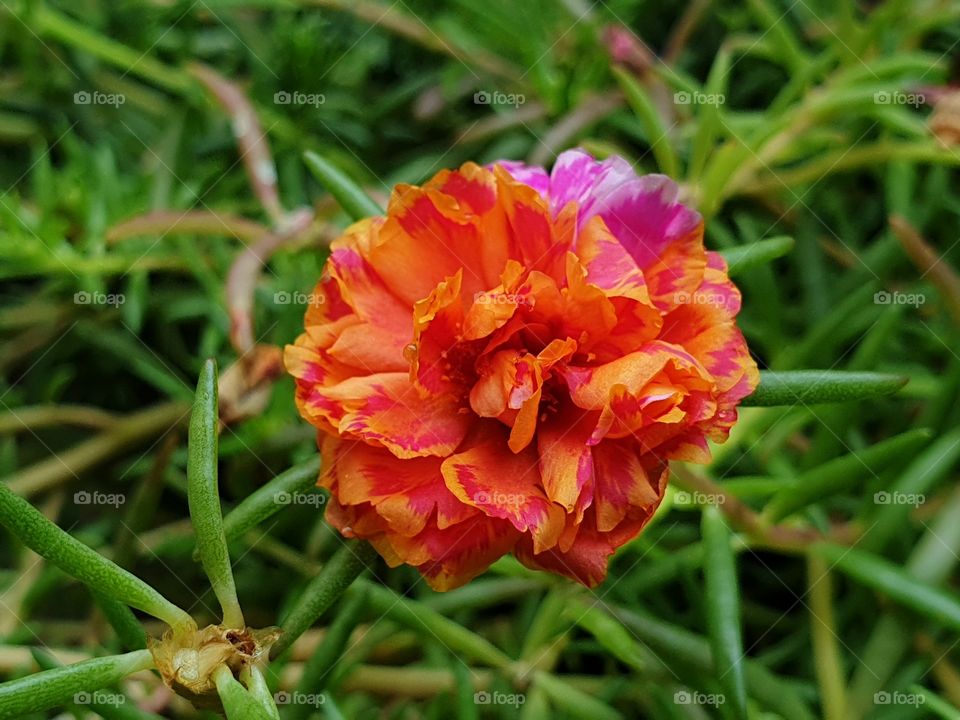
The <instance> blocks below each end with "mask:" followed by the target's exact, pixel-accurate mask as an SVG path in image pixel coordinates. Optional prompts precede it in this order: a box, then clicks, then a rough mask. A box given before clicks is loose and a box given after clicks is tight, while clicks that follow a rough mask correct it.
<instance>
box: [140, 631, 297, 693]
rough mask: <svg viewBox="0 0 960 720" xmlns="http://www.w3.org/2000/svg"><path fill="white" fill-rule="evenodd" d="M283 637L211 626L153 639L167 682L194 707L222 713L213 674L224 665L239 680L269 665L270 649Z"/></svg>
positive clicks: (153, 650)
mask: <svg viewBox="0 0 960 720" xmlns="http://www.w3.org/2000/svg"><path fill="white" fill-rule="evenodd" d="M279 637H280V629H279V628H275V627H270V628H264V629H262V630H253V629H251V628H243V629H242V630H237V629H236V628H227V627H224V626H222V625H208V626H207V627H205V628H203V629H202V630H197V631H196V632H194V633H191V634H188V635H181V636H174V635H173V633H171V632H170V631H167V633H165V634H164V636H163V638H162V639H160V640H156V639H154V638H151V639H150V642H149V648H150V652H151V653H152V654H153V662H154V664H155V665H156V666H157V669H158V670H159V671H160V675H161V676H162V677H163V681H164V682H165V683H166V684H167V685H168V686H170V687H171V688H172V689H173V690H174V691H175V692H176V693H177V694H178V695H180V696H182V697H185V698H186V699H187V700H189V701H190V702H191V703H193V705H194V707H197V708H206V709H211V710H222V706H221V704H220V696H219V695H217V687H216V684H215V683H214V680H213V672H214V670H216V669H217V668H218V667H220V666H221V665H226V666H227V667H228V668H230V672H232V673H233V676H234V677H236V678H239V676H240V673H241V671H243V669H244V668H247V667H253V666H257V667H262V666H263V665H266V663H267V660H268V658H269V654H270V646H271V645H273V643H275V642H276V641H277V639H278V638H279Z"/></svg>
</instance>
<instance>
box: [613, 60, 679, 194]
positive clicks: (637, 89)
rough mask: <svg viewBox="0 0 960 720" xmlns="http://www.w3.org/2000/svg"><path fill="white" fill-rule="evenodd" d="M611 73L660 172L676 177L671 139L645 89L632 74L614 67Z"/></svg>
mask: <svg viewBox="0 0 960 720" xmlns="http://www.w3.org/2000/svg"><path fill="white" fill-rule="evenodd" d="M613 74H614V76H615V77H616V79H617V82H618V83H619V84H620V89H621V90H623V94H624V95H625V96H626V98H627V102H628V103H630V107H631V108H632V109H633V112H634V113H635V114H636V116H637V120H639V121H640V125H641V126H642V127H643V131H644V134H646V136H647V139H648V141H649V143H650V151H651V152H652V153H653V156H654V157H655V158H656V160H657V166H658V167H659V168H660V172H662V173H663V174H664V175H669V176H670V177H677V174H678V172H679V163H678V162H677V156H676V153H674V150H673V145H672V144H671V143H672V139H671V137H670V134H669V133H668V132H667V130H666V128H665V126H664V124H663V120H662V119H661V118H660V113H659V112H658V111H657V108H656V106H655V105H654V104H653V102H652V101H651V100H650V97H649V95H647V91H646V90H645V89H644V87H643V86H642V85H641V84H640V83H639V82H638V81H637V79H636V78H635V77H634V76H633V75H631V74H629V73H627V72H625V71H623V70H621V69H620V68H614V69H613Z"/></svg>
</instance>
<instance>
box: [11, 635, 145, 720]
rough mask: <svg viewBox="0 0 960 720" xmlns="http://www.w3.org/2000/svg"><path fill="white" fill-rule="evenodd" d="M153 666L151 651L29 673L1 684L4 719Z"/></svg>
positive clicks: (55, 703) (54, 704) (62, 701)
mask: <svg viewBox="0 0 960 720" xmlns="http://www.w3.org/2000/svg"><path fill="white" fill-rule="evenodd" d="M152 665H153V657H152V656H151V655H150V651H149V650H137V651H136V652H131V653H127V654H126V655H111V656H110V657H103V658H94V659H92V660H84V661H83V662H79V663H76V664H75V665H65V666H63V667H58V668H55V669H52V670H45V671H43V672H39V673H34V674H33V675H27V676H26V677H23V678H20V679H19V680H11V681H10V682H6V683H3V684H2V685H0V718H2V719H6V718H22V717H24V716H26V715H28V714H30V713H37V712H42V711H44V710H49V709H50V708H53V707H57V706H59V705H64V704H66V703H69V702H72V701H73V698H74V696H75V695H76V694H77V693H81V692H92V691H94V690H99V689H100V688H103V687H107V686H108V685H113V684H114V683H116V682H119V681H120V680H122V679H123V678H125V677H126V676H127V675H130V674H131V673H135V672H138V671H140V670H146V669H147V668H149V667H152Z"/></svg>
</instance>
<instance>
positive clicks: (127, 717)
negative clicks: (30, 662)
mask: <svg viewBox="0 0 960 720" xmlns="http://www.w3.org/2000/svg"><path fill="white" fill-rule="evenodd" d="M30 654H31V655H33V659H34V660H36V662H37V665H39V666H40V669H41V670H53V669H55V668H61V667H63V664H62V663H60V662H58V661H57V659H56V658H55V657H53V655H51V654H50V653H47V652H44V651H42V650H40V649H39V648H31V650H30ZM71 700H72V701H73V704H74V705H75V706H76V705H79V706H82V707H83V708H89V709H90V710H93V711H94V712H96V713H97V714H98V715H100V716H101V717H103V718H104V720H163V719H162V718H161V717H160V716H159V715H156V714H154V713H151V712H147V711H146V710H141V709H140V708H139V707H137V704H136V703H134V702H130V699H129V698H128V697H127V696H126V695H124V694H123V693H121V692H119V691H118V690H115V689H113V688H105V689H104V690H103V691H100V692H98V691H96V690H94V691H92V692H91V691H84V692H79V693H76V694H74V696H73V697H72V698H71Z"/></svg>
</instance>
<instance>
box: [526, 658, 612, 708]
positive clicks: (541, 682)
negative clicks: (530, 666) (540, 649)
mask: <svg viewBox="0 0 960 720" xmlns="http://www.w3.org/2000/svg"><path fill="white" fill-rule="evenodd" d="M533 677H534V682H535V683H536V685H537V687H538V688H540V689H541V690H543V692H544V693H545V694H546V695H547V697H549V698H550V700H551V701H552V703H553V704H554V705H555V706H556V707H557V709H559V710H564V711H566V712H567V713H569V715H570V717H574V718H580V720H621V718H623V716H622V715H621V714H620V713H618V712H617V711H616V710H614V709H613V708H612V707H610V706H609V705H607V704H606V703H604V702H601V701H600V700H597V699H596V698H595V697H593V696H592V695H588V694H587V693H585V692H583V691H582V690H577V689H576V688H574V687H572V686H571V685H568V684H567V683H565V682H563V681H562V680H560V679H558V678H555V677H553V676H552V675H550V674H549V673H546V672H543V671H542V670H538V671H537V672H535V673H534V676H533Z"/></svg>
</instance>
